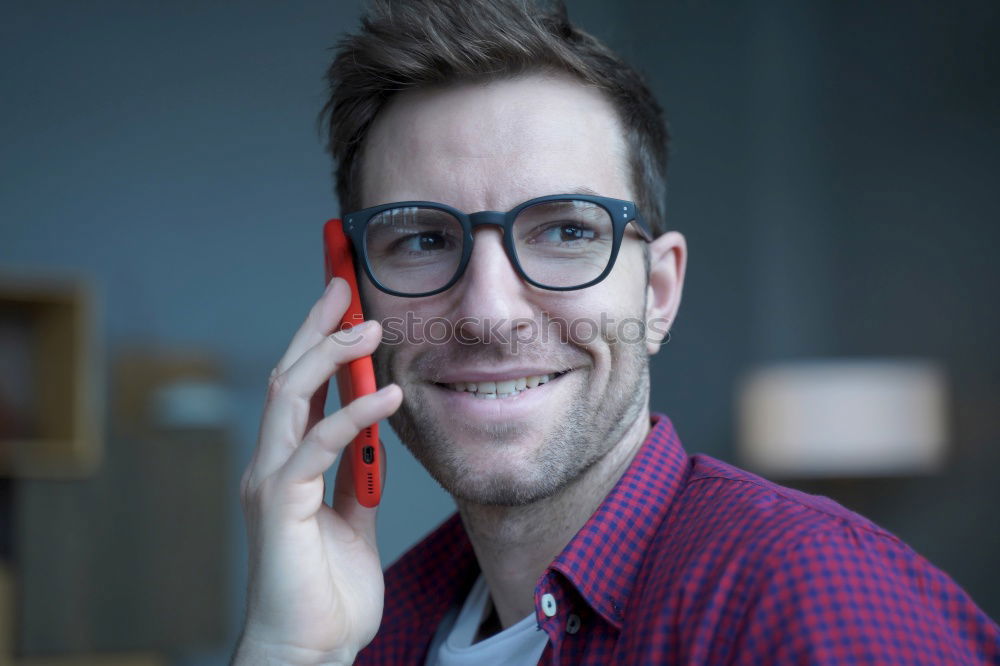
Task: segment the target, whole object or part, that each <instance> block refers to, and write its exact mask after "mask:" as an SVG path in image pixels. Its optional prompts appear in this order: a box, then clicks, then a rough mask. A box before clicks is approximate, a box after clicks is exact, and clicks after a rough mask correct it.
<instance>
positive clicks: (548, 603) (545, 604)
mask: <svg viewBox="0 0 1000 666" xmlns="http://www.w3.org/2000/svg"><path fill="white" fill-rule="evenodd" d="M542 612H543V613H545V614H546V615H547V616H548V617H552V616H553V615H555V614H556V598H555V597H553V596H552V595H551V594H543V595H542Z"/></svg>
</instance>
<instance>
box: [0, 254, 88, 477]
mask: <svg viewBox="0 0 1000 666" xmlns="http://www.w3.org/2000/svg"><path fill="white" fill-rule="evenodd" d="M93 300H94V299H93V297H92V293H91V289H90V288H89V286H88V285H87V283H86V282H85V281H83V280H70V279H58V278H49V277H28V276H13V275H4V274H0V475H2V476H17V477H28V478H53V477H77V476H85V475H87V474H89V473H90V472H92V471H93V470H94V468H95V467H96V465H97V464H98V462H99V461H100V456H101V444H102V434H101V428H100V418H99V415H100V413H101V404H100V398H101V397H102V396H103V395H104V392H103V390H102V389H101V385H100V381H99V377H98V373H97V369H98V368H99V367H100V365H101V364H100V355H99V352H98V350H97V348H96V347H95V344H94V342H95V341H94V338H93V336H92V334H91V331H92V328H93V319H94V317H93V313H92V308H93Z"/></svg>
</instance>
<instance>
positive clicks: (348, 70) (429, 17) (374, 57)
mask: <svg viewBox="0 0 1000 666" xmlns="http://www.w3.org/2000/svg"><path fill="white" fill-rule="evenodd" d="M368 4H369V8H368V12H367V14H366V16H365V18H364V20H363V22H362V30H361V31H360V32H359V33H357V34H355V35H352V36H349V37H347V38H346V39H345V40H344V41H343V42H341V44H340V45H339V48H338V54H337V57H336V59H335V60H334V61H333V64H332V65H331V66H330V69H329V71H328V72H327V78H328V80H329V82H330V93H331V94H330V98H329V101H328V102H327V104H326V106H325V107H324V109H323V114H322V117H323V119H325V121H326V124H327V132H328V139H329V140H328V144H327V149H328V150H329V151H330V154H331V155H332V156H333V158H334V160H335V162H336V165H337V166H336V183H337V197H338V198H339V200H340V205H341V209H342V211H343V212H348V211H353V210H358V209H359V208H361V207H362V206H361V191H362V188H363V185H364V183H363V182H362V180H361V163H362V162H363V159H364V158H363V148H364V145H365V142H366V139H367V137H368V132H369V130H370V128H371V125H372V123H373V122H374V120H375V118H376V116H377V115H378V113H379V112H380V111H381V110H382V108H383V107H384V106H385V105H386V104H387V103H388V102H389V101H390V100H391V99H392V98H393V97H394V96H395V95H396V94H398V93H400V92H403V91H406V90H415V89H420V88H427V87H440V86H444V85H449V84H455V83H466V82H476V81H478V82H483V81H490V80H497V79H502V78H507V77H512V76H518V75H522V74H526V73H532V72H534V73H538V72H545V71H548V72H552V73H561V74H565V75H568V76H569V77H571V78H575V79H578V80H579V81H580V82H581V83H583V84H584V85H586V86H588V87H593V88H594V89H596V90H597V91H599V92H600V93H601V94H602V95H603V96H604V97H605V98H606V99H607V100H608V102H609V103H610V104H611V106H612V107H613V108H614V110H615V112H616V114H617V115H618V119H619V121H620V122H621V126H622V128H623V131H624V134H623V138H624V140H625V145H626V147H627V160H628V168H629V178H630V180H631V185H632V189H633V191H634V193H635V203H636V204H637V205H638V206H639V209H640V210H641V211H643V214H644V215H645V217H646V219H647V220H648V221H649V222H650V224H651V226H652V227H653V230H654V233H655V234H656V235H659V234H660V233H662V232H663V231H665V230H666V223H665V201H666V177H667V176H666V172H667V145H668V140H669V134H668V132H667V128H666V125H665V123H664V119H663V111H662V109H661V108H660V105H659V104H658V103H657V101H656V99H655V98H654V97H653V94H652V92H651V91H650V90H649V88H648V87H647V86H646V84H645V82H643V80H642V78H641V77H640V76H639V74H638V73H637V72H636V71H635V70H634V69H633V68H632V67H630V66H629V65H627V64H626V63H625V62H624V61H622V60H621V59H620V58H619V57H618V56H617V55H616V54H615V53H614V52H612V51H611V50H609V49H608V48H607V47H606V46H604V45H603V44H601V43H600V42H599V41H597V40H596V39H595V38H593V37H592V36H590V35H588V34H587V33H585V32H583V31H581V30H579V29H578V28H577V27H576V26H574V25H572V24H571V23H570V22H569V19H568V17H567V13H566V9H565V6H564V5H563V3H562V2H555V3H551V5H552V6H551V7H546V6H544V3H542V4H541V5H540V4H539V3H537V2H534V1H533V0H405V1H402V2H392V1H390V0H374V1H371V2H369V3H368Z"/></svg>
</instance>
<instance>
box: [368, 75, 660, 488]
mask: <svg viewBox="0 0 1000 666" xmlns="http://www.w3.org/2000/svg"><path fill="white" fill-rule="evenodd" d="M626 164H627V161H626V147H625V142H624V139H623V136H622V130H621V127H620V123H619V121H618V119H617V117H616V114H615V112H614V110H613V109H612V107H611V106H610V104H609V103H608V102H607V101H606V100H605V99H604V98H603V97H602V96H601V94H600V93H598V92H596V91H595V90H593V89H590V88H587V87H585V86H584V85H582V84H581V83H579V82H577V81H575V80H572V79H568V78H562V77H554V76H543V75H528V76H522V77H518V78H513V79H507V80H501V81H495V82H492V83H488V84H462V85H457V86H452V87H448V88H442V89H436V90H422V91H412V92H406V93H402V94H400V95H398V96H396V97H395V98H394V99H393V101H392V102H391V103H390V104H389V106H388V107H387V108H386V109H384V110H383V111H382V112H381V114H380V115H379V116H378V118H377V120H376V122H375V124H374V126H373V127H372V130H371V133H370V135H369V137H368V139H367V143H366V145H365V150H364V155H363V163H362V182H363V184H364V189H363V192H362V198H363V205H364V206H365V207H368V206H373V205H377V204H382V203H390V202H396V201H407V200H424V201H435V202H439V203H444V204H448V205H450V206H453V207H455V208H457V209H459V210H463V211H466V212H470V213H471V212H477V211H483V210H496V211H506V210H509V209H511V208H513V207H514V206H516V205H517V204H519V203H522V202H524V201H527V200H528V199H532V198H535V197H539V196H544V195H548V194H568V193H581V192H587V191H590V192H592V193H596V194H600V195H603V196H608V197H613V198H617V199H628V200H632V199H633V193H632V191H631V188H630V186H629V182H630V179H629V175H628V171H627V167H626ZM501 233H502V232H501V231H500V229H499V228H497V227H487V228H480V229H479V230H477V231H476V232H475V247H474V250H473V254H472V259H471V261H470V263H469V266H468V268H467V270H466V272H465V275H464V276H463V277H462V279H461V280H460V281H459V282H458V284H456V285H455V286H454V287H452V288H451V289H449V290H448V291H445V292H443V293H440V294H436V295H434V296H429V297H424V298H400V297H395V296H390V295H388V294H385V293H384V292H381V291H379V290H377V289H376V288H375V287H374V286H373V285H372V284H371V283H370V282H368V281H367V280H364V281H363V284H362V292H363V297H364V299H365V306H366V314H367V316H368V317H370V318H373V319H378V320H381V321H383V325H384V326H386V328H387V329H390V328H391V329H392V330H394V331H401V332H403V333H404V334H405V337H406V338H407V339H405V340H403V342H402V343H401V344H383V345H382V346H381V347H380V348H379V350H378V352H377V353H376V358H375V360H376V368H377V373H378V375H379V377H378V379H379V383H380V384H385V383H388V382H396V383H398V384H399V385H400V386H401V387H402V389H403V396H404V400H403V406H402V408H401V409H400V411H399V412H398V413H397V414H396V415H395V416H394V417H393V419H392V420H391V422H392V425H393V427H394V428H395V429H396V431H397V432H398V433H399V435H400V437H401V439H402V440H403V442H404V443H405V444H406V445H407V446H408V447H409V448H410V449H411V450H412V451H413V453H414V454H415V455H416V457H417V458H418V459H419V460H420V461H421V463H423V465H424V466H425V467H426V468H427V469H428V470H429V471H430V473H431V474H432V475H433V476H434V477H435V478H436V479H437V480H438V482H439V483H441V484H442V486H444V488H445V489H446V490H448V491H449V492H451V493H452V494H453V495H455V496H456V497H457V498H459V499H463V500H466V501H471V502H476V503H482V504H499V505H519V504H525V503H529V502H533V501H536V500H538V499H541V498H544V497H547V496H549V495H552V494H553V493H555V492H556V491H558V490H559V489H561V488H563V487H564V486H565V485H566V484H568V483H570V482H571V481H573V480H574V479H576V478H578V477H579V476H580V475H581V474H582V473H583V472H585V471H586V470H587V469H588V468H590V466H591V465H592V464H593V463H594V462H596V461H597V460H598V459H599V458H601V457H602V456H603V455H605V454H606V453H607V452H608V451H609V450H610V449H611V448H613V447H614V446H616V445H617V444H618V443H619V441H620V440H621V438H622V436H623V434H624V432H625V431H626V429H627V428H628V427H629V426H631V425H633V424H634V423H635V422H636V420H637V419H640V418H645V417H646V414H647V411H646V410H647V401H648V374H647V360H648V359H647V352H646V344H645V338H644V337H643V335H642V332H641V324H640V323H639V322H645V320H646V315H645V299H646V292H647V289H646V273H645V268H644V262H643V251H642V241H640V240H639V239H638V237H637V236H636V235H635V234H634V232H633V231H631V230H629V231H627V232H626V236H625V240H624V242H623V244H622V248H621V251H620V253H619V256H618V259H617V262H616V265H615V267H614V270H613V271H612V273H611V274H610V275H609V276H608V277H607V278H606V279H605V280H604V281H603V282H601V283H599V284H597V285H594V286H592V287H589V288H587V289H582V290H577V291H569V292H555V291H546V290H542V289H538V288H535V287H532V286H530V285H528V284H527V283H525V282H524V281H522V280H521V279H520V277H519V276H518V275H517V273H516V272H515V269H514V267H513V266H512V265H511V263H510V260H509V259H508V258H507V256H506V254H505V253H504V250H503V247H502V244H501ZM402 321H409V324H408V325H407V326H406V327H404V326H401V325H400V324H399V322H402ZM545 333H547V335H546V334H545ZM538 377H542V378H543V379H544V378H546V377H548V381H546V382H544V383H541V384H539V385H537V386H534V387H531V385H532V384H534V383H535V379H534V378H538ZM491 381H492V382H498V383H499V382H511V381H512V382H514V384H513V387H514V388H513V389H511V390H507V389H510V386H511V385H510V384H506V385H504V384H501V385H500V387H499V388H498V392H499V393H511V392H512V391H513V392H515V393H516V394H515V395H512V396H508V397H502V396H501V397H483V395H485V394H486V393H488V392H489V388H490V387H489V385H488V384H484V383H485V382H491ZM470 384H473V385H475V386H474V387H472V386H470ZM519 387H524V388H523V390H520V391H518V390H517V389H518V388H519ZM470 388H476V389H479V390H478V391H477V390H473V391H470V390H469V389H470ZM456 389H465V390H456ZM477 393H480V394H482V395H478V396H477V395H476V394H477Z"/></svg>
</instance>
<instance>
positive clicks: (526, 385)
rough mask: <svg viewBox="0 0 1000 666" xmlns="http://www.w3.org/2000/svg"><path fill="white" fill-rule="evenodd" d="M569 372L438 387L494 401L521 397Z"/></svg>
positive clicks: (454, 383) (449, 383)
mask: <svg viewBox="0 0 1000 666" xmlns="http://www.w3.org/2000/svg"><path fill="white" fill-rule="evenodd" d="M567 372H569V370H563V371H562V372H554V373H551V374H547V375H531V376H528V377H518V378H517V379H504V380H501V381H487V382H448V383H446V384H438V386H440V387H442V388H446V389H450V390H452V391H458V392H459V393H462V392H466V393H471V394H472V395H473V397H475V398H482V399H484V400H492V399H496V398H511V397H514V396H516V395H520V394H521V393H524V392H525V391H528V390H531V389H533V388H537V387H539V386H541V385H542V384H546V383H548V382H550V381H552V380H553V379H555V378H556V377H561V376H563V375H565V374H566V373H567Z"/></svg>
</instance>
